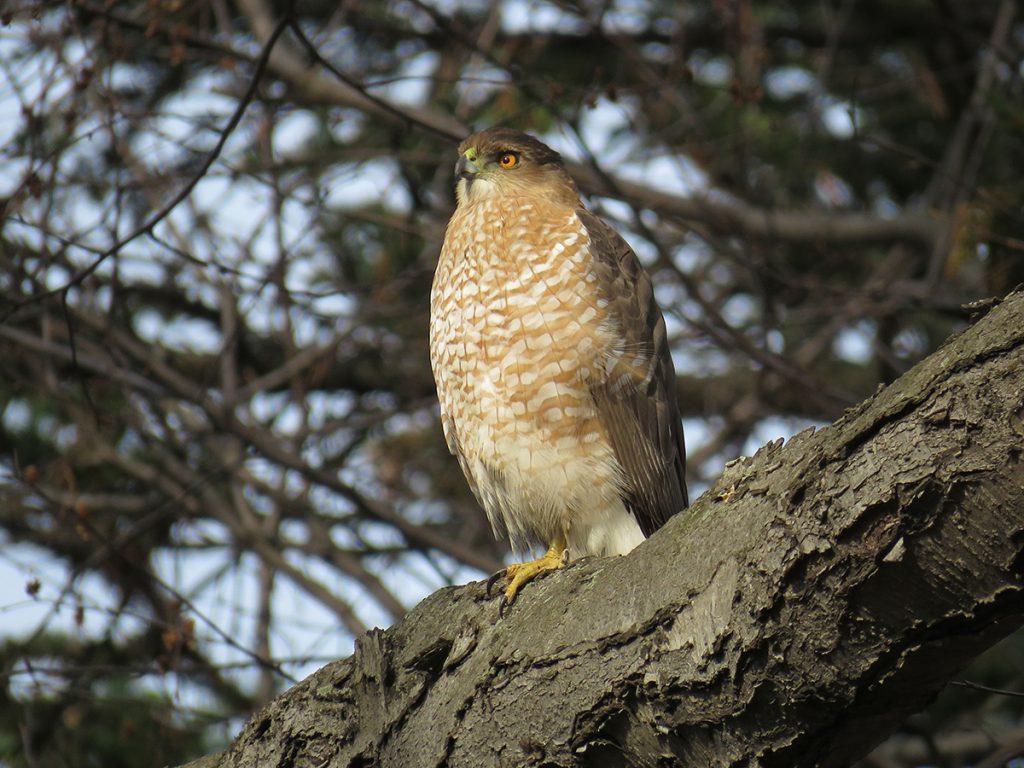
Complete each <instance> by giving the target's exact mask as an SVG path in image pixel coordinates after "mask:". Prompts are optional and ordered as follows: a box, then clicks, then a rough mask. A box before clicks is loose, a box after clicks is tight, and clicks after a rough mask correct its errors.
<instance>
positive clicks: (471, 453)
mask: <svg viewBox="0 0 1024 768" xmlns="http://www.w3.org/2000/svg"><path fill="white" fill-rule="evenodd" d="M455 174H456V176H457V182H456V199H457V203H456V208H455V212H454V213H453V214H452V217H451V220H450V221H449V222H448V228H447V231H446V233H445V239H444V245H443V247H442V249H441V256H440V259H439V260H438V264H437V271H436V272H435V274H434V282H433V286H432V288H431V292H430V361H431V367H432V368H433V372H434V380H435V382H436V383H437V393H438V397H439V399H440V402H441V424H442V426H443V428H444V435H445V440H446V441H447V443H448V448H449V449H450V450H451V452H452V453H453V454H454V455H455V456H456V457H457V458H458V461H459V464H460V466H461V467H462V471H463V473H464V474H465V475H466V479H467V480H468V482H469V485H470V487H471V488H472V490H473V494H474V495H475V496H476V498H477V500H478V501H479V502H480V504H481V506H483V508H484V510H485V511H486V513H487V517H488V519H489V520H490V523H491V527H492V528H493V530H494V533H495V535H496V536H499V537H501V536H507V537H508V538H509V539H510V540H511V543H512V545H513V548H514V549H516V550H523V549H525V548H526V547H528V546H530V545H535V544H543V545H545V546H547V548H548V549H547V553H546V554H545V555H544V556H543V557H540V558H538V559H536V560H532V561H529V562H525V563H519V564H515V565H510V566H509V567H508V568H507V569H506V570H505V571H504V572H499V574H496V576H500V575H502V573H503V574H504V576H505V577H506V578H507V579H508V585H507V588H506V590H505V593H504V595H503V596H502V599H501V602H500V605H499V608H500V610H501V611H502V612H503V611H504V609H505V607H506V606H507V605H510V604H511V603H512V602H513V601H514V600H515V598H516V595H517V594H518V592H519V590H520V589H521V588H522V587H523V585H524V584H526V583H527V582H529V581H530V580H531V579H533V578H534V577H535V576H537V575H539V574H541V573H543V572H545V571H549V570H553V569H556V568H561V567H562V566H563V565H565V563H566V562H567V561H568V558H569V554H570V553H571V554H572V555H573V556H574V557H575V556H580V555H615V554H625V553H626V552H629V551H630V550H631V549H632V548H633V547H635V546H636V545H637V544H639V543H640V542H641V541H643V539H644V538H646V537H647V536H649V535H651V533H653V532H654V531H655V530H657V529H658V528H660V527H661V526H662V525H664V523H665V521H666V520H668V518H669V517H670V516H672V515H674V514H675V513H676V512H678V511H680V510H682V509H684V508H685V507H686V506H687V503H688V501H687V494H686V481H685V477H684V474H685V461H686V451H685V447H684V445H683V429H682V424H681V422H680V419H679V409H678V405H677V402H676V396H675V371H674V369H673V365H672V358H671V356H670V354H669V347H668V340H667V337H666V332H665V320H664V318H663V317H662V314H661V310H660V309H659V308H658V305H657V303H656V302H655V299H654V291H653V289H652V285H651V280H650V278H649V277H648V275H647V274H646V272H645V271H644V269H643V267H642V266H641V264H640V262H639V261H638V260H637V257H636V254H634V253H633V250H632V249H631V248H630V247H629V245H628V244H627V243H626V241H625V240H623V239H622V238H621V237H620V236H619V234H618V233H617V232H615V230H613V229H612V228H611V227H610V226H609V225H608V224H606V223H605V222H604V221H603V220H602V219H600V218H599V217H598V216H595V215H594V214H593V213H591V212H590V211H588V210H586V209H585V208H584V207H583V204H582V203H581V202H580V195H579V191H578V190H577V188H576V184H575V183H574V182H573V180H572V178H571V176H570V175H569V172H568V170H567V169H566V167H565V164H564V163H563V162H562V158H561V156H560V155H559V154H558V153H557V152H555V151H554V150H552V149H551V148H550V147H548V146H547V145H545V144H543V143H542V142H540V141H538V140H537V139H535V138H534V137H533V136H530V135H528V134H525V133H521V132H519V131H513V130H508V129H503V128H493V129H489V130H485V131H481V132H479V133H475V134H473V135H472V136H470V137H469V138H467V139H466V140H465V141H463V142H462V144H461V145H460V146H459V158H458V162H457V163H456V164H455Z"/></svg>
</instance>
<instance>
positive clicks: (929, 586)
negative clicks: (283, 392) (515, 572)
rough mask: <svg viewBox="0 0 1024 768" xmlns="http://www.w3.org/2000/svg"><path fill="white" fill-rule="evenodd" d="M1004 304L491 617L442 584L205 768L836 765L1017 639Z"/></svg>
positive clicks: (477, 590)
mask: <svg viewBox="0 0 1024 768" xmlns="http://www.w3.org/2000/svg"><path fill="white" fill-rule="evenodd" d="M1022 382H1024V293H1018V294H1015V295H1013V296H1011V297H1009V298H1008V299H1007V300H1006V301H1005V302H1003V303H1002V304H1001V305H999V306H997V307H996V308H995V309H993V310H992V311H991V312H990V313H989V314H988V315H987V316H986V317H984V318H983V319H982V320H980V321H979V322H978V323H977V324H976V325H975V326H974V327H972V328H970V329H969V330H968V331H966V332H964V333H963V334H961V335H960V336H958V337H956V338H954V339H953V340H952V341H950V342H948V343H947V344H946V346H944V347H943V348H942V349H940V350H939V351H938V352H937V353H935V354H934V355H932V356H931V357H930V358H928V359H927V360H926V361H924V362H923V363H922V364H920V365H918V366H917V367H915V368H914V369H913V370H912V371H910V372H909V373H908V374H906V375H905V376H903V377H902V378H901V379H899V380H898V381H897V382H895V383H894V384H893V385H891V386H890V387H888V388H886V389H884V390H882V391H880V392H879V393H878V394H877V395H876V396H875V397H873V398H871V399H870V400H869V401H867V402H866V403H864V404H863V405H861V406H859V407H858V408H856V409H853V410H852V411H851V412H849V413H848V414H847V415H846V416H844V417H843V418H842V419H840V421H839V422H837V423H836V424H835V425H834V426H832V427H830V428H828V429H825V430H821V431H819V432H817V433H815V432H813V431H810V430H809V431H807V432H803V433H801V434H800V435H797V436H796V437H795V438H793V439H792V440H791V441H790V442H789V443H788V444H787V445H785V446H780V445H777V444H772V445H769V446H766V447H765V448H763V449H762V450H760V451H759V452H758V453H757V455H756V456H754V457H753V458H752V459H746V460H742V461H738V462H735V463H733V464H732V465H730V467H728V468H727V470H726V472H725V474H724V475H723V477H722V478H721V479H720V480H719V482H718V483H717V485H716V486H715V488H713V489H712V490H711V491H709V492H708V493H706V494H705V495H704V496H703V497H702V498H701V499H700V500H699V501H698V502H697V503H696V504H695V505H694V507H693V508H692V509H691V511H690V512H688V513H687V514H684V515H680V516H678V517H677V518H675V519H674V520H673V521H671V522H670V523H669V525H667V526H666V527H665V528H664V529H663V530H662V531H659V532H658V533H657V534H656V535H655V536H654V537H652V538H651V539H650V540H649V541H648V542H646V543H645V544H644V545H642V546H641V547H639V548H638V549H637V550H636V551H635V552H634V553H633V554H631V555H629V556H627V557H623V558H615V559H593V560H587V561H582V562H580V563H578V564H576V565H574V566H573V567H571V568H569V569H568V570H567V571H565V572H562V573H558V574H556V575H554V576H550V577H548V578H545V579H543V580H542V581H539V582H537V583H536V584H533V585H531V586H529V587H528V588H527V589H526V590H525V591H524V593H523V595H522V596H521V598H520V600H519V601H518V602H517V604H516V605H515V606H514V609H513V610H512V611H511V613H510V615H509V616H508V617H507V618H506V619H505V620H504V621H498V620H497V609H496V604H495V601H494V600H493V599H490V598H489V597H488V596H487V595H486V594H485V591H484V588H483V586H482V585H481V584H478V583H475V584H469V585H467V586H465V587H457V588H451V589H445V590H442V591H440V592H438V593H436V594H434V595H432V596H431V597H429V598H428V599H426V600H424V601H423V603H421V604H420V605H419V606H418V607H417V608H416V609H415V610H414V611H412V612H411V613H410V614H409V616H408V617H407V618H406V619H405V620H403V621H402V622H400V623H398V624H397V625H395V626H394V627H392V628H391V629H389V630H387V631H383V632H382V631H375V632H371V633H370V634H368V635H367V636H365V637H364V638H362V640H361V641H360V642H359V644H358V647H357V650H356V653H355V654H354V655H353V656H352V657H351V658H349V659H346V660H344V661H339V662H336V663H334V664H331V665H329V666H327V667H325V668H324V669H322V670H320V671H319V672H317V673H316V674H314V675H312V676H311V677H309V678H308V679H307V680H305V681H304V682H302V683H301V684H299V685H298V686H296V687H295V688H293V689H292V690H291V691H289V692H288V693H286V694H284V695H283V696H281V697H280V698H279V699H277V700H276V701H274V702H272V703H271V704H270V705H269V706H268V707H267V708H265V709H264V710H263V711H262V712H260V713H258V714H257V715H256V716H255V717H253V719H252V720H251V721H250V723H249V724H248V725H247V726H246V728H245V730H244V731H243V733H242V734H241V736H240V737H239V739H238V741H237V742H236V743H235V745H234V746H233V747H232V748H231V750H230V751H229V752H227V753H225V754H224V755H223V756H221V757H220V758H219V759H216V758H207V760H208V762H207V763H205V765H224V766H227V765H231V766H237V767H242V766H257V765H260V766H262V765H295V766H299V765H302V766H306V765H309V766H312V765H322V766H331V765H334V766H342V765H353V764H359V765H383V766H420V765H430V766H434V765H450V766H508V765H545V766H570V765H584V766H587V765H593V766H598V765H600V766H617V765H654V764H658V763H659V760H661V759H664V760H674V761H675V762H674V763H673V764H678V765H687V766H691V765H692V766H709V765H755V764H756V765H763V766H812V765H815V766H816V765H826V766H828V765H833V766H840V765H848V764H849V763H850V762H851V761H852V760H854V759H856V758H857V757H858V756H860V755H862V754H864V753H865V752H866V751H867V750H868V749H870V747H871V746H872V745H873V744H874V743H876V742H877V741H878V740H880V739H881V738H882V737H884V736H885V735H886V733H888V732H889V731H890V730H892V729H894V728H895V727H896V726H897V725H898V724H899V722H900V721H901V720H902V719H903V718H905V717H906V716H907V715H908V714H910V713H912V712H915V711H917V710H919V709H920V708H921V707H922V706H923V705H924V704H925V702H927V700H928V699H929V698H930V697H931V696H932V695H934V694H935V692H936V691H937V690H939V689H940V688H941V687H942V686H943V685H944V684H945V683H946V682H947V681H948V680H949V679H950V678H951V677H952V676H953V675H954V674H955V673H956V672H957V671H958V670H959V669H960V668H962V667H963V665H964V664H966V663H967V662H968V661H969V660H970V659H971V658H972V657H973V656H975V655H976V654H977V653H979V652H980V651H981V650H983V649H984V648H986V647H987V646H989V645H991V644H992V643H994V642H995V641H996V640H997V639H998V638H1000V637H1002V636H1003V635H1005V634H1006V633H1008V632H1009V631H1011V630H1012V629H1014V628H1015V627H1017V626H1019V625H1020V624H1021V623H1024V613H1022V608H1024V586H1022V584H1021V579H1020V576H1021V571H1022V568H1024V463H1022V452H1024V385H1022Z"/></svg>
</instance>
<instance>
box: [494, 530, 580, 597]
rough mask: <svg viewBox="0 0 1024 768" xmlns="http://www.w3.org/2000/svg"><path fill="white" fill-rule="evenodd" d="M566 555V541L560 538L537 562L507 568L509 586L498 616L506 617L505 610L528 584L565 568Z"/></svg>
mask: <svg viewBox="0 0 1024 768" xmlns="http://www.w3.org/2000/svg"><path fill="white" fill-rule="evenodd" d="M566 555H567V552H566V546H565V539H564V537H561V536H560V537H559V538H558V540H557V541H556V542H555V543H554V544H552V545H551V547H550V548H549V549H548V551H547V552H546V553H545V554H544V556H543V557H538V558H537V559H536V560H529V561H527V562H525V563H515V564H514V565H510V566H509V567H508V568H506V569H505V578H506V579H508V580H509V584H508V586H507V587H506V588H505V594H504V595H502V597H501V602H500V603H499V604H498V615H499V616H504V615H505V608H507V607H508V606H510V605H512V603H513V602H515V599H516V595H518V594H519V590H521V589H522V588H523V587H524V586H525V585H526V584H527V582H530V581H533V580H534V579H535V578H537V577H538V576H540V575H541V574H542V573H546V572H547V571H556V570H558V569H559V568H564V567H565V561H566Z"/></svg>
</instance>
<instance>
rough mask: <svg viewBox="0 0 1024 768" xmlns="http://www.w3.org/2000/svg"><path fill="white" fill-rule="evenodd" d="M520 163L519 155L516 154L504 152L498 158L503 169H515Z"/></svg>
mask: <svg viewBox="0 0 1024 768" xmlns="http://www.w3.org/2000/svg"><path fill="white" fill-rule="evenodd" d="M518 162H519V155H517V154H516V153H515V152H502V153H501V157H499V158H498V165H500V166H501V167H502V168H515V167H516V164H517V163H518Z"/></svg>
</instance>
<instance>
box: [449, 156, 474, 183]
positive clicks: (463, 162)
mask: <svg viewBox="0 0 1024 768" xmlns="http://www.w3.org/2000/svg"><path fill="white" fill-rule="evenodd" d="M478 173H480V166H479V165H477V164H476V163H474V162H473V161H472V160H470V159H469V158H468V157H466V156H465V155H461V156H460V157H459V159H458V160H457V161H456V162H455V175H456V176H457V177H458V178H460V179H466V180H469V179H472V178H473V177H474V176H475V175H476V174H478Z"/></svg>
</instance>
